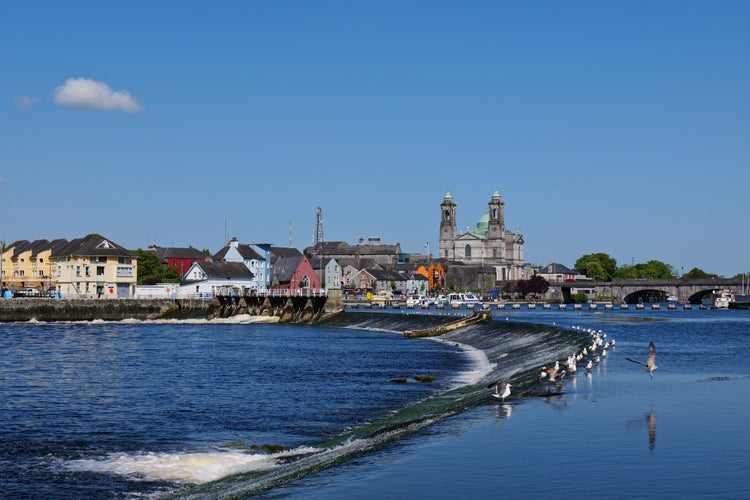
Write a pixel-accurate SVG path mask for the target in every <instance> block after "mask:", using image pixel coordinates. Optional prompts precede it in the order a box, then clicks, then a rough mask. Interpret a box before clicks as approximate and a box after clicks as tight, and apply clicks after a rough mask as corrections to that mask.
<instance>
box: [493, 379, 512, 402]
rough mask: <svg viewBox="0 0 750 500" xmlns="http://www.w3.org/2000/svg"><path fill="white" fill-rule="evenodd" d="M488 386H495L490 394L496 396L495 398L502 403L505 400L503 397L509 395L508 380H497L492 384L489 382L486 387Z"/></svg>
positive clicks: (509, 386)
mask: <svg viewBox="0 0 750 500" xmlns="http://www.w3.org/2000/svg"><path fill="white" fill-rule="evenodd" d="M490 387H494V388H495V392H494V394H492V395H493V396H494V397H496V398H497V399H499V400H500V401H502V402H503V403H504V402H505V398H507V397H508V396H510V388H511V385H510V384H509V383H508V382H503V381H502V380H498V381H497V382H495V383H494V384H490V385H489V386H488V388H490Z"/></svg>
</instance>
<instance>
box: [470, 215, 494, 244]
mask: <svg viewBox="0 0 750 500" xmlns="http://www.w3.org/2000/svg"><path fill="white" fill-rule="evenodd" d="M489 225H490V213H489V212H486V213H485V214H484V215H483V216H481V217H480V218H479V222H477V227H476V228H475V229H472V230H471V231H469V232H470V233H471V234H473V235H474V236H476V237H477V238H482V239H485V238H487V230H488V228H489Z"/></svg>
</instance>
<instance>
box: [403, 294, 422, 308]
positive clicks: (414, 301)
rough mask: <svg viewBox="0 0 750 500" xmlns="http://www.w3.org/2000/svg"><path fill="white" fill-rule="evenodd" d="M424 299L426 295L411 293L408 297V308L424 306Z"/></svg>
mask: <svg viewBox="0 0 750 500" xmlns="http://www.w3.org/2000/svg"><path fill="white" fill-rule="evenodd" d="M423 300H424V297H422V296H421V295H409V297H407V298H406V307H407V309H414V308H415V307H422V302H423Z"/></svg>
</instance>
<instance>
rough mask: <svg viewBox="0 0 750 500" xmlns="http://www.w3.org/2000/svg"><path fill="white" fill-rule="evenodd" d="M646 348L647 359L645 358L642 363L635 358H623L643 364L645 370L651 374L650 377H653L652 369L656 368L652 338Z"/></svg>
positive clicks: (654, 347)
mask: <svg viewBox="0 0 750 500" xmlns="http://www.w3.org/2000/svg"><path fill="white" fill-rule="evenodd" d="M648 350H649V352H648V359H647V360H646V362H645V363H642V362H640V361H636V360H634V359H632V358H625V359H627V360H628V361H630V362H631V363H635V364H637V365H641V366H645V367H646V371H647V372H648V374H649V375H651V378H654V370H656V346H655V345H654V341H653V340H652V341H651V342H650V343H649V344H648Z"/></svg>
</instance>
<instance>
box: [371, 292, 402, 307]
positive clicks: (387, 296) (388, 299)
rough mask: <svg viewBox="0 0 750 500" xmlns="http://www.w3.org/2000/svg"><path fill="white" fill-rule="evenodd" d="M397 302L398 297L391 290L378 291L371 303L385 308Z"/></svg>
mask: <svg viewBox="0 0 750 500" xmlns="http://www.w3.org/2000/svg"><path fill="white" fill-rule="evenodd" d="M395 303H396V298H395V297H394V296H393V294H392V293H391V292H378V293H376V294H375V295H373V296H372V298H371V299H370V304H371V305H373V306H380V307H381V308H385V307H386V306H390V305H393V304H395Z"/></svg>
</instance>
